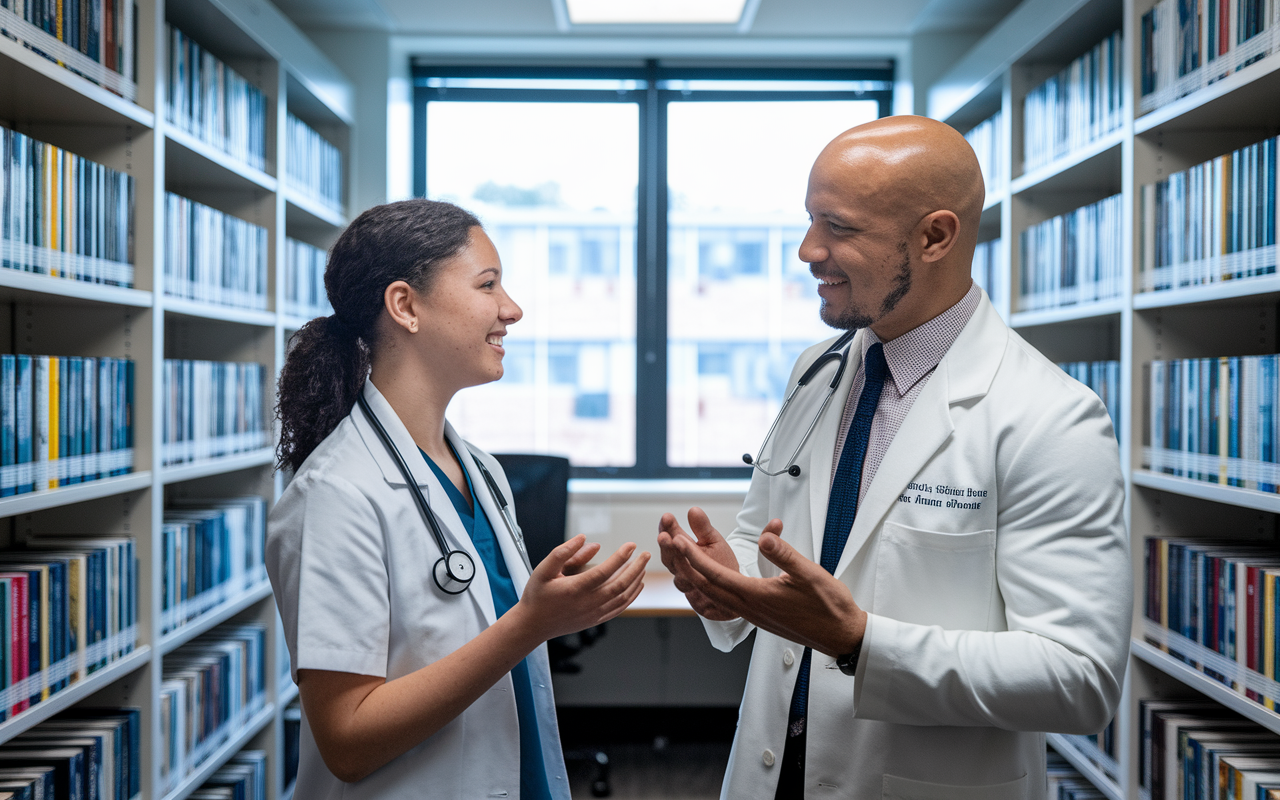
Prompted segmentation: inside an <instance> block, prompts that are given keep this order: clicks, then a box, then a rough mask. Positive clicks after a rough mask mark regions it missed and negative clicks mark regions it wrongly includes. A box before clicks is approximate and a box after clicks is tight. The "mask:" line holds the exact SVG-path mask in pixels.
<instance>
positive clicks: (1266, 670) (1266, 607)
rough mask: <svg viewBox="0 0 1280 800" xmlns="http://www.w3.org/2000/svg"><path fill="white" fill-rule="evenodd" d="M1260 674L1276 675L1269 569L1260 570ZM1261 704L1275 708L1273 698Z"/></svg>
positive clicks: (1273, 595)
mask: <svg viewBox="0 0 1280 800" xmlns="http://www.w3.org/2000/svg"><path fill="white" fill-rule="evenodd" d="M1262 585H1263V591H1262V674H1263V675H1266V676H1267V677H1268V678H1271V679H1273V680H1274V679H1275V675H1276V649H1275V641H1276V583H1275V575H1274V574H1273V573H1272V571H1271V570H1269V569H1264V570H1263V571H1262ZM1262 702H1263V705H1265V706H1266V707H1267V708H1269V709H1272V710H1273V711H1274V710H1275V707H1276V701H1275V699H1274V698H1271V697H1267V698H1263V701H1262Z"/></svg>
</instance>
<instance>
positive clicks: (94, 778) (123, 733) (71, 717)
mask: <svg viewBox="0 0 1280 800" xmlns="http://www.w3.org/2000/svg"><path fill="white" fill-rule="evenodd" d="M141 741H142V711H141V709H137V708H89V707H80V706H77V707H76V708H73V709H71V710H70V711H66V712H64V713H62V714H59V715H58V716H56V717H54V718H53V719H50V720H48V721H46V722H42V723H40V724H39V725H37V726H35V727H34V728H32V729H31V730H29V731H26V732H25V733H21V734H19V735H18V736H15V737H14V738H12V739H10V740H9V741H7V742H5V743H4V745H3V746H0V797H8V798H13V800H133V798H137V797H141V795H142V743H141Z"/></svg>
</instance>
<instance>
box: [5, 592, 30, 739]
mask: <svg viewBox="0 0 1280 800" xmlns="http://www.w3.org/2000/svg"><path fill="white" fill-rule="evenodd" d="M0 578H8V579H9V585H10V586H11V587H12V588H11V590H10V595H9V608H10V609H11V611H12V616H11V617H10V622H9V630H10V637H11V639H12V647H13V682H14V683H15V684H17V683H18V682H19V681H22V680H24V679H25V678H27V677H28V676H29V675H30V674H31V649H30V640H31V631H30V628H29V627H28V626H30V624H31V618H30V610H29V609H30V607H31V606H30V603H31V598H30V595H29V594H28V588H27V587H28V585H29V584H28V582H29V581H30V580H31V577H30V576H29V575H27V573H25V572H0ZM30 706H31V701H30V700H29V699H28V698H27V697H25V696H24V697H23V698H22V699H21V700H19V701H18V702H17V703H15V704H14V706H13V708H11V709H9V711H10V713H12V714H17V713H18V712H19V711H26V710H27V709H28V708H29V707H30Z"/></svg>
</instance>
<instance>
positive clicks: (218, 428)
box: [160, 358, 269, 464]
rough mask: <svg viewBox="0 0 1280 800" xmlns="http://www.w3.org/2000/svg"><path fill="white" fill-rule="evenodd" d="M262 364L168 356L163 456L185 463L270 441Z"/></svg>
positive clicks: (164, 381)
mask: <svg viewBox="0 0 1280 800" xmlns="http://www.w3.org/2000/svg"><path fill="white" fill-rule="evenodd" d="M264 376H265V370H264V368H263V366H262V365H261V364H256V363H239V362H225V361H190V360H179V359H171V358H166V359H165V361H164V366H163V368H162V370H161V392H162V393H163V395H164V419H163V422H162V424H161V440H160V441H161V446H160V460H161V463H163V464H181V463H184V462H187V461H198V460H201V459H205V458H217V457H219V456H226V455H231V454H233V453H243V452H245V451H248V450H257V449H258V448H261V447H265V446H266V445H267V444H268V438H269V437H268V430H267V420H266V417H265V414H264V409H263V403H264V397H263V391H264V388H265V386H264Z"/></svg>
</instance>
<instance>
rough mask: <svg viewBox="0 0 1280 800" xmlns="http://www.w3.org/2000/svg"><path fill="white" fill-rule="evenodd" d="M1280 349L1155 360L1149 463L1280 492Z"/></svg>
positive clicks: (1149, 370)
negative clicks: (1259, 353) (1256, 353)
mask: <svg viewBox="0 0 1280 800" xmlns="http://www.w3.org/2000/svg"><path fill="white" fill-rule="evenodd" d="M1278 379H1280V356H1275V355H1269V356H1240V357H1232V358H1190V359H1180V360H1174V361H1152V362H1151V363H1150V364H1147V365H1145V366H1144V367H1143V382H1144V383H1145V384H1146V387H1147V391H1146V400H1145V404H1144V412H1145V416H1146V430H1145V431H1144V433H1143V440H1142V443H1143V448H1142V461H1143V467H1144V468H1146V469H1149V470H1152V471H1153V472H1163V473H1167V474H1169V475H1176V476H1178V477H1181V478H1190V479H1192V480H1197V481H1207V482H1209V483H1219V484H1225V485H1227V486H1238V487H1242V488H1245V489H1253V490H1256V491H1260V492H1271V493H1275V492H1280V464H1278V463H1277V461H1278V460H1280V458H1278V455H1280V454H1278V452H1277V451H1278V450H1280V447H1278V444H1280V442H1277V430H1278V429H1280V384H1278V383H1277V381H1278Z"/></svg>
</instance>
